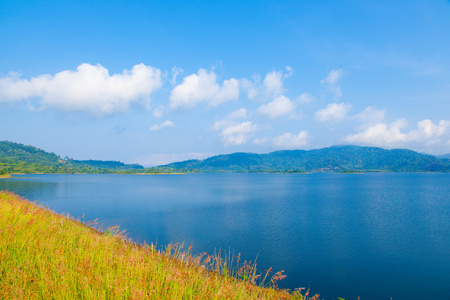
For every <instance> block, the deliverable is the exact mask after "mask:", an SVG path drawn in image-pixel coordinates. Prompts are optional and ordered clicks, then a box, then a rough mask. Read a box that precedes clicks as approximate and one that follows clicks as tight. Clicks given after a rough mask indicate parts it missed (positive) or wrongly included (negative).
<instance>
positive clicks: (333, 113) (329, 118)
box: [315, 103, 351, 123]
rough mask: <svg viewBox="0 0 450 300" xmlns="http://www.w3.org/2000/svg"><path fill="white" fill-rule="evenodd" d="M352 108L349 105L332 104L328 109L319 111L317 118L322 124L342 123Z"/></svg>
mask: <svg viewBox="0 0 450 300" xmlns="http://www.w3.org/2000/svg"><path fill="white" fill-rule="evenodd" d="M350 107H351V105H350V104H348V103H340V104H338V103H330V104H328V105H327V107H326V108H324V109H321V110H319V111H317V112H316V115H315V118H316V120H317V121H319V122H322V123H325V122H337V121H342V120H343V119H344V118H345V116H346V115H347V112H348V110H349V109H350Z"/></svg>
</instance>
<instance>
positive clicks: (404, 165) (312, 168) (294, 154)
mask: <svg viewBox="0 0 450 300" xmlns="http://www.w3.org/2000/svg"><path fill="white" fill-rule="evenodd" d="M164 167H170V168H175V169H183V168H187V169H197V170H199V171H204V172H219V171H224V172H263V171H269V172H270V171H275V172H276V171H290V170H295V171H302V172H342V171H390V172H448V171H450V161H448V160H445V159H444V160H443V159H439V158H437V157H435V156H432V155H424V154H420V153H417V152H415V151H412V150H408V149H393V150H386V149H382V148H376V147H360V146H333V147H328V148H322V149H313V150H282V151H275V152H271V153H267V154H255V153H242V152H238V153H232V154H226V155H218V156H213V157H210V158H207V159H205V160H188V161H183V162H176V163H171V164H167V165H164Z"/></svg>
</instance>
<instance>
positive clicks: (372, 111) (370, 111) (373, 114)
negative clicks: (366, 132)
mask: <svg viewBox="0 0 450 300" xmlns="http://www.w3.org/2000/svg"><path fill="white" fill-rule="evenodd" d="M354 118H355V119H356V120H358V121H360V122H361V123H363V124H367V125H373V124H377V123H380V122H382V121H384V119H385V118H386V110H385V109H383V110H380V109H378V108H376V107H375V106H368V107H366V108H365V109H364V110H363V111H361V112H360V113H359V114H357V115H356V116H354Z"/></svg>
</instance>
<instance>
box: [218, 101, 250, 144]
mask: <svg viewBox="0 0 450 300" xmlns="http://www.w3.org/2000/svg"><path fill="white" fill-rule="evenodd" d="M246 117H247V111H246V110H245V109H244V108H241V109H238V110H235V111H234V112H232V113H231V114H229V115H228V116H226V117H225V118H223V119H222V120H220V121H217V122H215V123H214V125H213V126H212V127H211V129H212V130H214V131H220V134H219V136H220V138H221V139H222V141H223V143H224V145H225V146H230V145H241V144H244V143H246V142H247V140H248V138H249V135H250V134H251V133H252V132H254V131H256V130H258V126H257V125H256V124H253V123H252V122H251V121H237V119H243V118H246Z"/></svg>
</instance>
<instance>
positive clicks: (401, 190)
mask: <svg viewBox="0 0 450 300" xmlns="http://www.w3.org/2000/svg"><path fill="white" fill-rule="evenodd" d="M2 189H7V190H10V191H14V192H16V193H17V194H19V195H21V196H23V197H25V198H28V199H30V200H39V201H40V202H41V203H42V204H43V205H46V206H48V207H49V208H50V209H52V210H55V211H57V212H67V213H70V214H71V215H72V216H74V217H76V218H77V217H81V216H82V215H83V214H85V217H84V220H86V221H87V220H93V219H96V218H98V219H99V221H100V222H101V223H104V226H105V227H106V226H109V225H120V228H121V229H125V230H126V231H127V232H128V233H129V234H128V237H130V238H131V239H132V240H134V241H136V242H139V243H143V242H144V241H145V242H147V243H152V242H153V243H157V244H158V245H165V244H168V243H169V242H175V243H176V242H185V244H187V245H189V244H190V243H192V244H193V247H194V250H195V251H197V252H203V251H207V252H209V253H213V252H214V250H215V249H217V250H218V249H222V250H227V251H228V250H229V249H231V250H232V251H234V252H235V253H236V254H237V253H242V257H243V258H244V259H247V260H254V259H255V258H256V257H257V256H258V260H257V261H258V268H259V269H260V270H264V269H268V268H269V267H272V268H273V269H274V270H275V271H280V270H284V271H285V274H286V275H287V276H288V277H287V278H286V279H284V280H283V281H282V282H281V283H280V286H281V287H284V288H290V289H294V288H296V287H308V286H310V287H311V291H312V292H313V293H319V294H320V295H321V298H326V299H337V297H342V298H345V299H346V300H351V299H357V297H358V296H361V300H370V299H386V300H388V299H390V298H391V297H392V299H393V300H401V299H447V300H449V299H450V201H449V200H450V199H449V196H450V174H439V173H438V174H415V173H370V174H345V175H344V174H195V175H194V174H193V175H152V176H140V175H97V174H96V175H23V176H15V177H14V178H7V179H0V190H2Z"/></svg>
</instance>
